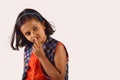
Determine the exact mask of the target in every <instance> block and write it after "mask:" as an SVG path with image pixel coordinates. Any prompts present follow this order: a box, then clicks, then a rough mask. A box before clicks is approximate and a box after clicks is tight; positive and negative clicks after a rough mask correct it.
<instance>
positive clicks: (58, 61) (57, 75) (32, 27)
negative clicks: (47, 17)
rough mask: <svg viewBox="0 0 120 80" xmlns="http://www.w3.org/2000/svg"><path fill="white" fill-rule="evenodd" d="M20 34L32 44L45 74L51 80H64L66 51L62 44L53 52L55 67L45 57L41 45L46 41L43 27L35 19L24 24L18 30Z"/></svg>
mask: <svg viewBox="0 0 120 80" xmlns="http://www.w3.org/2000/svg"><path fill="white" fill-rule="evenodd" d="M20 30H21V32H22V34H23V35H24V36H25V38H26V39H27V40H29V41H30V42H32V43H34V45H33V53H34V54H35V55H36V56H37V58H38V59H39V61H40V62H41V64H42V66H43V68H44V70H45V71H46V73H47V74H48V75H49V77H51V78H52V79H53V80H64V78H65V74H66V63H67V59H66V51H65V48H64V46H63V45H62V44H59V45H58V46H57V48H56V51H55V57H54V62H55V66H54V65H53V64H51V63H50V61H49V60H48V59H47V57H46V56H45V52H44V50H43V48H42V44H43V43H44V42H45V41H46V34H45V31H44V30H45V26H44V24H43V23H40V22H39V21H37V20H35V19H31V20H28V21H26V22H25V24H23V25H22V26H21V28H20Z"/></svg>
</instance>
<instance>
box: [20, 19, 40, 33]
mask: <svg viewBox="0 0 120 80" xmlns="http://www.w3.org/2000/svg"><path fill="white" fill-rule="evenodd" d="M36 25H39V26H41V23H40V22H39V21H37V20H36V19H31V20H27V21H26V22H25V23H24V24H23V25H22V26H21V28H20V30H21V31H22V32H23V31H26V30H29V29H31V28H32V27H34V26H36Z"/></svg>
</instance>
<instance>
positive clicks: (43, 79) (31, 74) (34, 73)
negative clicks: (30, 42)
mask: <svg viewBox="0 0 120 80" xmlns="http://www.w3.org/2000/svg"><path fill="white" fill-rule="evenodd" d="M28 67H29V69H28V71H27V78H26V80H48V78H47V76H46V75H45V74H44V73H43V71H42V68H41V64H40V61H39V60H38V58H37V57H36V56H35V54H34V53H32V54H31V56H30V61H29V64H28Z"/></svg>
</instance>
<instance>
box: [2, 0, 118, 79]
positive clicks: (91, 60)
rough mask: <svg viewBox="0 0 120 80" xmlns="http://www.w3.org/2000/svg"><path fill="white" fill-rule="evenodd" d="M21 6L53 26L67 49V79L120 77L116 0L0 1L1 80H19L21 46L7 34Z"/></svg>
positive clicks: (21, 60)
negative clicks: (16, 47) (15, 46)
mask: <svg viewBox="0 0 120 80" xmlns="http://www.w3.org/2000/svg"><path fill="white" fill-rule="evenodd" d="M24 8H33V9H36V10H37V11H39V12H40V13H41V14H42V15H43V16H44V17H45V18H46V19H47V20H48V21H50V22H51V21H52V23H53V24H54V26H55V27H56V32H55V34H54V35H53V37H54V38H56V39H58V40H60V41H62V42H63V43H64V44H65V46H66V47H67V50H68V52H69V68H70V69H69V80H120V1H119V0H0V80H21V76H22V71H23V49H21V50H20V51H13V50H12V49H11V47H10V36H11V33H12V31H13V27H14V24H15V20H16V18H17V15H18V14H19V13H20V12H21V11H22V10H23V9H24Z"/></svg>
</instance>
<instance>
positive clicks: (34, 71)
mask: <svg viewBox="0 0 120 80" xmlns="http://www.w3.org/2000/svg"><path fill="white" fill-rule="evenodd" d="M59 44H62V43H61V42H59V41H57V40H55V39H53V38H52V37H48V38H47V40H46V41H45V43H44V44H43V45H42V47H43V50H44V52H45V55H46V57H47V58H48V60H49V61H50V62H51V63H52V64H53V65H55V64H54V56H55V50H56V48H57V46H58V45H59ZM62 45H63V44H62ZM63 46H64V45H63ZM64 48H65V46H64ZM65 50H66V48H65ZM24 52H25V54H24V73H23V77H22V80H52V79H51V78H50V77H49V76H48V75H47V73H46V72H45V70H44V69H43V67H42V66H41V63H40V61H39V60H38V58H37V57H36V56H35V54H34V53H33V52H32V45H31V46H27V47H26V48H25V50H24ZM66 53H67V50H66ZM66 55H67V59H68V53H67V54H66ZM65 80H68V63H67V64H66V76H65Z"/></svg>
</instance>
